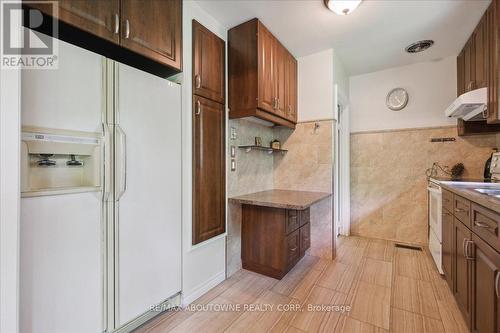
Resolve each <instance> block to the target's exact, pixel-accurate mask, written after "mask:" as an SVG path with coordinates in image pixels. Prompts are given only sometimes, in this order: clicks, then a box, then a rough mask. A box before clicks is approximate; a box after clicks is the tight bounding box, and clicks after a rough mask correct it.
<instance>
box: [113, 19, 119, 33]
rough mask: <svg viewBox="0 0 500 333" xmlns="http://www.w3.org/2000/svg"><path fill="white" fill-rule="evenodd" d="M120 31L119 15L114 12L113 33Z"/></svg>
mask: <svg viewBox="0 0 500 333" xmlns="http://www.w3.org/2000/svg"><path fill="white" fill-rule="evenodd" d="M119 31H120V17H119V16H118V14H115V27H114V29H113V33H114V34H115V35H116V34H118V32H119Z"/></svg>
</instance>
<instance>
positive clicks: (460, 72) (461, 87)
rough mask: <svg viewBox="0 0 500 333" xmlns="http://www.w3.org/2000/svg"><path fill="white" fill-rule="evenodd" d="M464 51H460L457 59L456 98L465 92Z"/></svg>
mask: <svg viewBox="0 0 500 333" xmlns="http://www.w3.org/2000/svg"><path fill="white" fill-rule="evenodd" d="M464 75H465V51H464V50H462V52H460V54H459V55H458V57H457V96H460V95H462V94H463V93H464V92H465V76H464Z"/></svg>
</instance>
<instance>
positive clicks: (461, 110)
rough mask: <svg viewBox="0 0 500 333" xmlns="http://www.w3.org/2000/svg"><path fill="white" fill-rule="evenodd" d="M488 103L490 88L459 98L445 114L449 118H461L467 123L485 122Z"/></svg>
mask: <svg viewBox="0 0 500 333" xmlns="http://www.w3.org/2000/svg"><path fill="white" fill-rule="evenodd" d="M487 103H488V88H479V89H476V90H472V91H469V92H466V93H464V94H462V95H460V96H458V98H457V99H456V100H454V101H453V103H451V105H450V106H449V107H448V108H447V109H446V111H445V112H444V113H445V114H446V116H447V117H449V118H459V119H463V120H465V121H479V120H484V119H485V118H484V111H485V110H486V107H487Z"/></svg>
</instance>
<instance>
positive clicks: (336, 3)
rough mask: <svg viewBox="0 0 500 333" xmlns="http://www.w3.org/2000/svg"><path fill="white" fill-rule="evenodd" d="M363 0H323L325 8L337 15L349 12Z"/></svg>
mask: <svg viewBox="0 0 500 333" xmlns="http://www.w3.org/2000/svg"><path fill="white" fill-rule="evenodd" d="M361 1H363V0H324V2H325V6H326V8H328V9H330V10H331V11H332V12H334V13H335V14H337V15H349V14H351V13H352V12H353V11H354V10H355V9H356V8H358V6H359V5H360V4H361Z"/></svg>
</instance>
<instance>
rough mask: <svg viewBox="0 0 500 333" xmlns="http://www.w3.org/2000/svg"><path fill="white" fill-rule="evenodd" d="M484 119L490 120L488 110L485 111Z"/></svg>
mask: <svg viewBox="0 0 500 333" xmlns="http://www.w3.org/2000/svg"><path fill="white" fill-rule="evenodd" d="M483 119H488V109H484V110H483Z"/></svg>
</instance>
